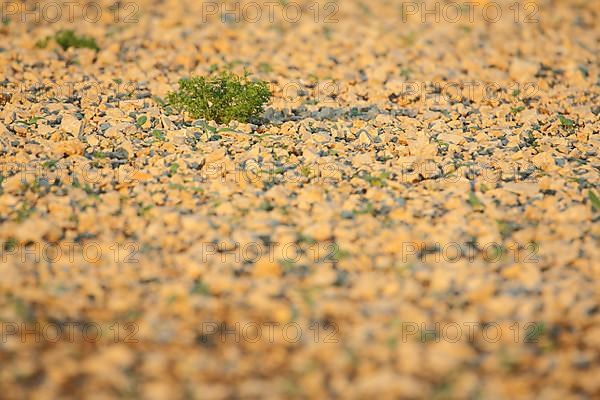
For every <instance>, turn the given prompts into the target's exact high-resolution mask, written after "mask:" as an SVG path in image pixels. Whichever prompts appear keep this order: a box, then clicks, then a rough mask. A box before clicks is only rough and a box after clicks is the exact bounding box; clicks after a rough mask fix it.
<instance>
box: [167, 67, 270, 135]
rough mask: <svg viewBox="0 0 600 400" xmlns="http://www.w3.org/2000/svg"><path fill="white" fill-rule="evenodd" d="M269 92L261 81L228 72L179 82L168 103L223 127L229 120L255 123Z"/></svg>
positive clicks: (169, 96)
mask: <svg viewBox="0 0 600 400" xmlns="http://www.w3.org/2000/svg"><path fill="white" fill-rule="evenodd" d="M270 97H271V92H270V90H269V87H268V86H267V82H264V81H251V80H250V79H249V75H248V74H247V73H245V74H244V76H241V77H240V76H238V75H235V74H234V73H232V72H226V71H224V72H221V73H218V74H213V75H210V76H206V77H203V76H197V77H192V78H185V79H181V80H180V81H179V90H178V91H176V92H172V93H169V95H168V97H167V99H168V101H169V104H170V105H171V106H173V107H174V108H175V109H176V110H178V111H186V112H187V113H188V114H189V115H190V116H191V117H192V118H203V119H206V120H214V121H215V122H217V123H219V124H227V123H229V122H230V121H231V120H236V121H239V122H249V121H252V120H255V119H257V118H258V117H259V115H260V114H261V113H262V111H263V107H264V104H265V103H266V102H267V101H269V98H270Z"/></svg>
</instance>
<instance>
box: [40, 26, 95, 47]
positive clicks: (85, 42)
mask: <svg viewBox="0 0 600 400" xmlns="http://www.w3.org/2000/svg"><path fill="white" fill-rule="evenodd" d="M51 39H54V41H55V42H56V43H57V44H58V45H59V46H60V47H62V49H63V50H67V49H68V48H70V47H74V48H76V49H81V48H86V49H92V50H96V51H98V50H100V48H99V47H98V44H97V43H96V39H94V38H93V37H91V36H85V35H80V36H78V35H77V34H76V33H75V31H73V30H71V29H66V30H64V29H63V30H60V31H58V32H56V33H55V34H54V36H48V37H46V38H44V39H40V40H38V41H37V43H36V47H39V48H45V47H46V46H47V45H48V42H49V41H50V40H51Z"/></svg>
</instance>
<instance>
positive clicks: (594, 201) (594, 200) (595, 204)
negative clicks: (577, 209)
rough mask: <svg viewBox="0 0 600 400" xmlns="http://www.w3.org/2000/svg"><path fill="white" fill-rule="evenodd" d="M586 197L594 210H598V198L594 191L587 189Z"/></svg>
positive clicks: (599, 208) (599, 205)
mask: <svg viewBox="0 0 600 400" xmlns="http://www.w3.org/2000/svg"><path fill="white" fill-rule="evenodd" d="M588 198H589V199H590V201H591V202H592V209H594V211H596V212H600V198H598V195H597V194H596V193H594V192H593V191H592V190H589V191H588Z"/></svg>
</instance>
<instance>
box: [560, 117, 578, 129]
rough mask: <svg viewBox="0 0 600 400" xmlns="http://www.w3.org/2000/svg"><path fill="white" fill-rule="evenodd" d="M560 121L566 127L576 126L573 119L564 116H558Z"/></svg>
mask: <svg viewBox="0 0 600 400" xmlns="http://www.w3.org/2000/svg"><path fill="white" fill-rule="evenodd" d="M558 120H559V121H560V124H561V125H562V126H564V127H572V126H575V121H573V120H572V119H569V118H566V117H564V116H562V115H559V116H558Z"/></svg>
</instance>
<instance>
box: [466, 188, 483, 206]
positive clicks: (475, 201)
mask: <svg viewBox="0 0 600 400" xmlns="http://www.w3.org/2000/svg"><path fill="white" fill-rule="evenodd" d="M468 202H469V204H470V205H471V207H473V208H475V209H482V208H483V203H482V202H481V200H479V198H478V197H477V195H475V192H470V193H469V200H468Z"/></svg>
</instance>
